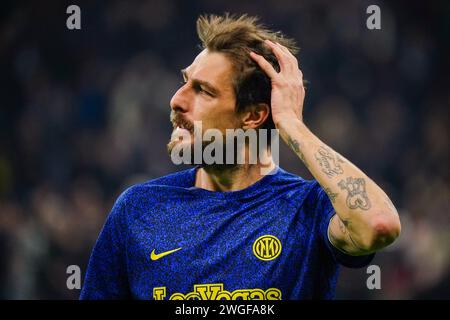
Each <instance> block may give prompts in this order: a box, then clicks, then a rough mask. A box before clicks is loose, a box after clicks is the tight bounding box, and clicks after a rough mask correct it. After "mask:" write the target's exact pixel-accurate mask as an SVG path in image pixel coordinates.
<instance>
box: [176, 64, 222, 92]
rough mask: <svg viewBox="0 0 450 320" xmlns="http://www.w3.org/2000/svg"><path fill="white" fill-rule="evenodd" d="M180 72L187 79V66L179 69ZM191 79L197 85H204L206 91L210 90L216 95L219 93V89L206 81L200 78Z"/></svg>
mask: <svg viewBox="0 0 450 320" xmlns="http://www.w3.org/2000/svg"><path fill="white" fill-rule="evenodd" d="M181 74H182V75H183V77H184V78H186V79H189V77H188V74H187V68H185V69H181ZM191 81H192V82H193V83H194V85H195V84H197V85H202V86H204V87H205V88H206V89H207V90H208V91H210V92H211V93H212V94H214V95H216V96H218V95H219V94H220V91H219V90H218V89H216V88H215V87H214V86H213V85H212V84H211V83H209V82H208V81H205V80H200V79H191Z"/></svg>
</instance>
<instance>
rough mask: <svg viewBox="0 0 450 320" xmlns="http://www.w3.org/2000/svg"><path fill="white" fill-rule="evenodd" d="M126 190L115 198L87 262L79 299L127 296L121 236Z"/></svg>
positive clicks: (122, 239) (120, 297)
mask: <svg viewBox="0 0 450 320" xmlns="http://www.w3.org/2000/svg"><path fill="white" fill-rule="evenodd" d="M125 206H126V191H125V192H124V193H123V194H122V195H121V196H120V197H119V198H118V199H117V201H116V203H115V204H114V206H113V208H112V210H111V212H110V214H109V215H108V218H107V219H106V222H105V224H104V226H103V228H102V230H101V232H100V235H99V237H98V239H97V242H96V243H95V246H94V249H93V251H92V253H91V257H90V259H89V264H88V268H87V271H86V277H85V281H84V284H83V288H82V290H81V294H80V300H101V299H108V300H112V299H125V298H128V296H129V286H128V279H127V273H126V260H125V246H124V233H125V228H124V224H123V223H122V221H123V219H124V214H125V212H124V211H125Z"/></svg>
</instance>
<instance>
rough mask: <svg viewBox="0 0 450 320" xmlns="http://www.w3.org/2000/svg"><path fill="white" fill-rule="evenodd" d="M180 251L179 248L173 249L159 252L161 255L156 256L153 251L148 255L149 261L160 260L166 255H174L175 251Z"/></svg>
mask: <svg viewBox="0 0 450 320" xmlns="http://www.w3.org/2000/svg"><path fill="white" fill-rule="evenodd" d="M180 249H181V247H180V248H176V249H173V250H169V251H166V252H161V253H158V254H156V253H155V249H153V251H152V253H151V254H150V259H152V260H153V261H155V260H158V259H161V258H162V257H165V256H167V255H168V254H171V253H174V252H175V251H178V250H180Z"/></svg>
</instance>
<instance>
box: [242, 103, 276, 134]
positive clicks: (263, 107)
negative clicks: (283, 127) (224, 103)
mask: <svg viewBox="0 0 450 320" xmlns="http://www.w3.org/2000/svg"><path fill="white" fill-rule="evenodd" d="M269 114H270V108H269V106H268V105H267V104H266V103H258V104H254V105H251V106H248V107H247V108H246V110H245V111H244V112H242V116H241V120H242V129H244V130H246V129H256V128H259V127H261V126H262V125H263V123H264V122H265V121H266V119H267V117H269Z"/></svg>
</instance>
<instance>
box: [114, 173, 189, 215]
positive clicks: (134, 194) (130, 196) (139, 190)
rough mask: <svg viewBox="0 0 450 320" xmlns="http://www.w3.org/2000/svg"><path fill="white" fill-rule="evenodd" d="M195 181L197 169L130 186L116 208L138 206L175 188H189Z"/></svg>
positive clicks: (120, 197) (122, 194)
mask: <svg viewBox="0 0 450 320" xmlns="http://www.w3.org/2000/svg"><path fill="white" fill-rule="evenodd" d="M194 179H195V168H192V169H187V170H183V171H178V172H174V173H170V174H167V175H165V176H162V177H158V178H155V179H151V180H148V181H145V182H143V183H138V184H134V185H132V186H129V187H128V188H127V189H126V190H125V191H123V192H122V193H121V194H120V196H119V197H118V198H117V200H116V206H121V207H122V206H123V207H125V206H126V207H129V206H138V205H139V204H140V203H143V202H148V201H151V200H152V199H154V198H155V197H154V195H155V194H163V193H168V192H169V191H170V190H173V188H189V187H191V186H192V184H193V181H194Z"/></svg>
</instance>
